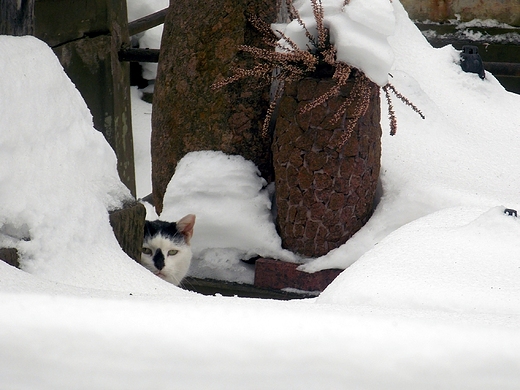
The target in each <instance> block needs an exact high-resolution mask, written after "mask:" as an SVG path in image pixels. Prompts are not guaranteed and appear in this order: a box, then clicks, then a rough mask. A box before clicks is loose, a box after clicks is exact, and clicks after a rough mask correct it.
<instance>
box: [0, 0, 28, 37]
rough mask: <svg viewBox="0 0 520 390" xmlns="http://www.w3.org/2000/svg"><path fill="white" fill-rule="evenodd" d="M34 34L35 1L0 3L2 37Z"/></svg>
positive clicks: (7, 1) (12, 0) (19, 0)
mask: <svg viewBox="0 0 520 390" xmlns="http://www.w3.org/2000/svg"><path fill="white" fill-rule="evenodd" d="M32 34H34V0H2V1H1V2H0V35H32Z"/></svg>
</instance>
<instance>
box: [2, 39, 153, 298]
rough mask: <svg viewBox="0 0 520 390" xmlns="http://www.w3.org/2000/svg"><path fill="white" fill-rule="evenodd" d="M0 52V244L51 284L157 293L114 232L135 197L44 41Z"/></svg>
mask: <svg viewBox="0 0 520 390" xmlns="http://www.w3.org/2000/svg"><path fill="white" fill-rule="evenodd" d="M0 51H1V52H2V53H3V54H2V55H3V58H8V59H9V61H0V74H2V78H1V79H0V90H1V91H2V94H1V95H0V128H1V129H2V131H1V132H0V246H6V247H15V248H17V249H18V251H19V253H20V256H21V259H20V264H21V268H22V269H23V270H24V271H27V272H29V273H31V274H34V275H37V276H39V277H42V278H45V279H48V280H52V281H56V282H61V283H65V284H70V285H73V286H78V287H91V288H99V289H111V290H113V291H120V290H125V291H127V290H129V289H130V290H131V289H135V290H136V291H137V290H141V291H149V288H152V290H153V288H154V287H153V286H154V285H155V284H154V279H157V278H155V277H148V275H147V271H146V270H144V268H142V267H141V266H139V265H138V264H136V263H135V261H133V260H131V259H130V258H128V257H127V256H126V255H125V254H124V253H123V252H122V251H121V249H120V248H119V245H118V243H117V241H116V239H115V237H114V234H113V232H112V229H111V227H110V224H109V221H108V212H107V210H111V209H115V208H117V207H120V206H121V205H122V204H123V203H124V202H125V201H127V200H131V199H132V197H131V195H130V192H129V191H128V189H127V188H126V187H125V186H124V185H123V184H122V183H121V181H120V180H119V177H118V174H117V169H116V158H115V155H114V153H113V151H112V149H110V146H109V145H108V143H107V142H106V141H105V139H104V137H103V135H102V134H101V133H100V132H98V131H96V130H95V129H94V128H93V125H92V117H91V114H90V112H89V110H88V108H87V106H86V104H85V102H84V101H83V99H82V97H81V95H80V93H79V92H78V91H77V90H76V88H75V87H74V85H73V84H72V82H71V81H70V80H69V78H68V77H67V76H66V74H65V73H64V71H63V68H62V67H61V65H60V63H59V62H58V60H57V58H56V57H55V55H54V53H53V52H52V50H51V49H50V48H49V47H48V46H47V45H46V44H44V43H43V42H41V41H39V40H37V39H36V38H33V37H10V36H2V37H0ZM17 275H18V276H20V274H19V273H17ZM150 275H151V274H150ZM147 284H149V286H152V287H148V286H147Z"/></svg>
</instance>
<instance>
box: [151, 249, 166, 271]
mask: <svg viewBox="0 0 520 390" xmlns="http://www.w3.org/2000/svg"><path fill="white" fill-rule="evenodd" d="M153 264H154V265H155V268H157V269H158V270H162V269H163V268H164V255H163V253H162V250H161V249H160V248H159V249H157V250H156V251H155V255H153Z"/></svg>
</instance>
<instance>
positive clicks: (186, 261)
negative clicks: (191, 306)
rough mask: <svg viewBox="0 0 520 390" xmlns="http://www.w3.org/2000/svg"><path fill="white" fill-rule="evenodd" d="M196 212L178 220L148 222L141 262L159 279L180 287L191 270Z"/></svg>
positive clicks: (145, 229)
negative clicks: (192, 238) (191, 241)
mask: <svg viewBox="0 0 520 390" xmlns="http://www.w3.org/2000/svg"><path fill="white" fill-rule="evenodd" d="M194 225H195V215H193V214H189V215H187V216H185V217H184V218H181V219H180V220H179V221H177V222H164V221H153V222H151V221H146V223H145V228H144V240H143V249H142V252H141V264H142V265H143V266H144V267H146V268H147V269H148V270H150V271H151V272H153V273H154V274H155V275H157V276H159V277H160V278H162V279H164V280H166V281H167V282H170V283H172V284H174V285H176V286H178V285H179V284H180V283H181V281H182V279H183V278H184V277H185V276H186V274H187V273H188V269H189V268H190V263H191V258H192V253H191V246H190V239H191V236H192V235H193V226H194Z"/></svg>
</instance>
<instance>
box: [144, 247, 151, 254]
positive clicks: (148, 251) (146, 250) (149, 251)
mask: <svg viewBox="0 0 520 390" xmlns="http://www.w3.org/2000/svg"><path fill="white" fill-rule="evenodd" d="M141 252H143V253H144V254H145V255H151V254H152V250H151V249H150V248H143V249H142V250H141Z"/></svg>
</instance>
